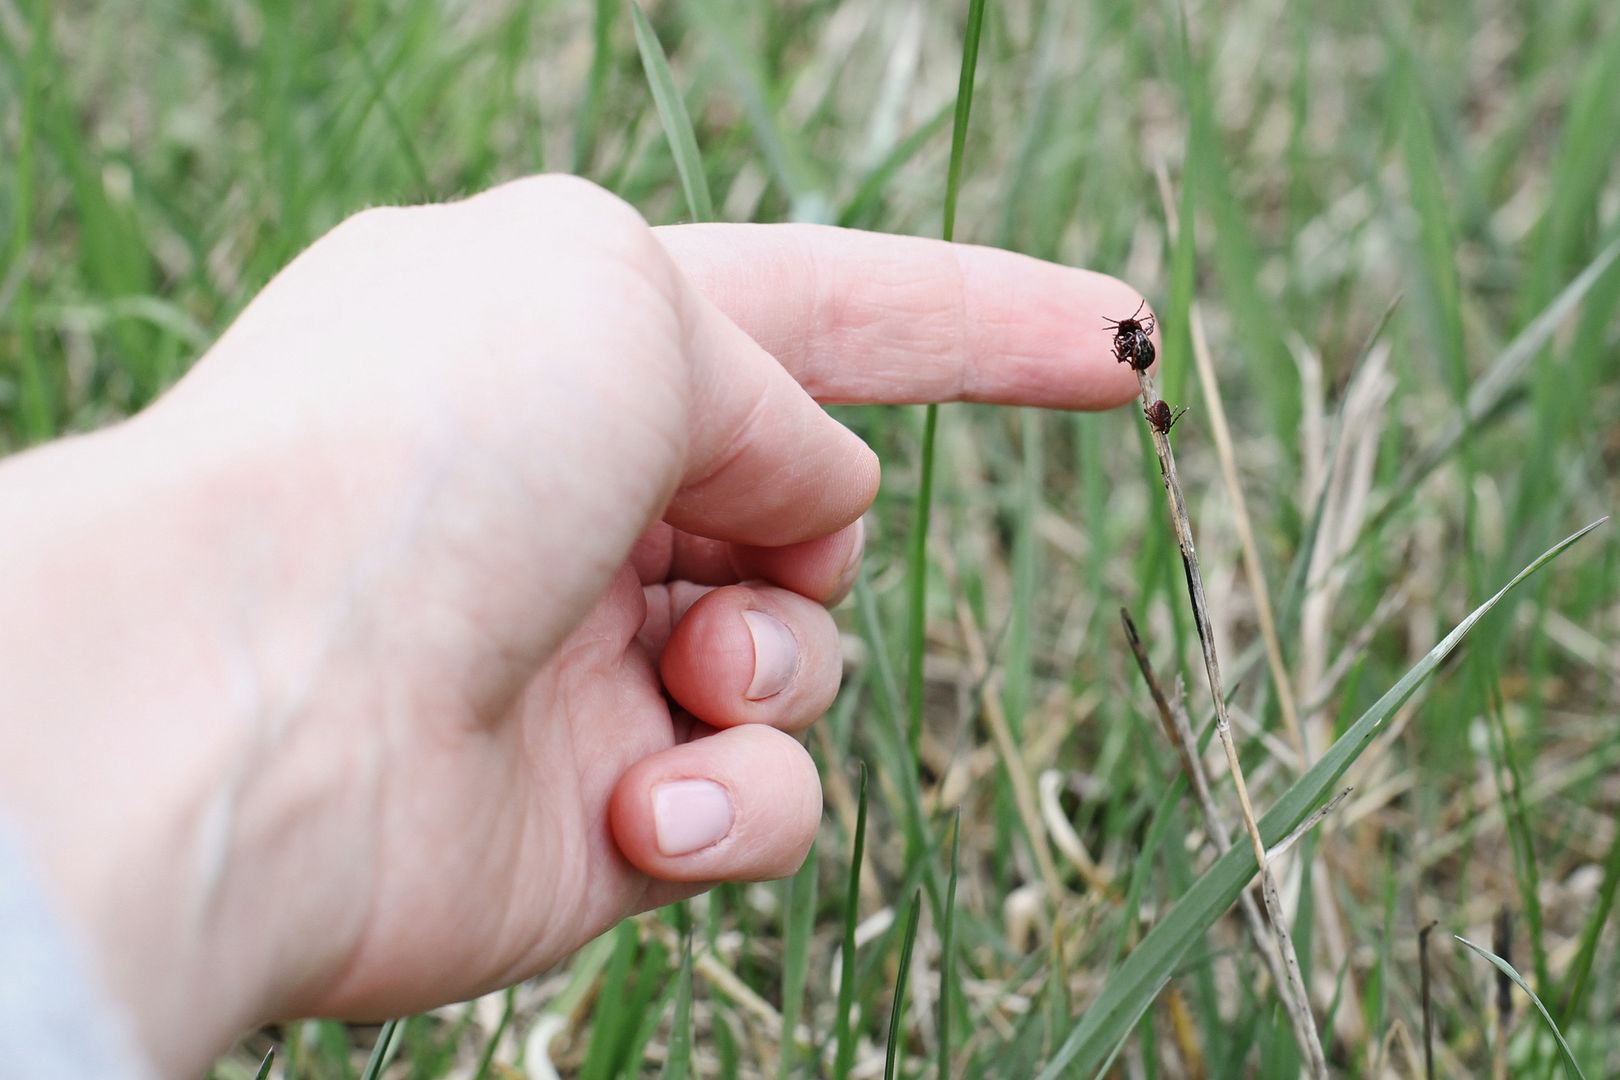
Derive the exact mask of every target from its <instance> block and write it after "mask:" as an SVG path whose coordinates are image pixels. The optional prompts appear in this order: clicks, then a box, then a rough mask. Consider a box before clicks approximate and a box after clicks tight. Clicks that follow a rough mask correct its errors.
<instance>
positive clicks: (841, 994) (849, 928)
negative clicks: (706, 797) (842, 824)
mask: <svg viewBox="0 0 1620 1080" xmlns="http://www.w3.org/2000/svg"><path fill="white" fill-rule="evenodd" d="M860 766H861V783H860V792H859V794H858V795H857V796H856V798H857V800H858V801H857V803H856V810H855V839H854V842H853V843H852V844H851V845H850V847H851V850H850V855H849V889H848V891H847V892H846V893H845V896H844V947H843V953H842V957H841V959H842V965H841V967H840V969H839V979H838V1015H837V1019H836V1020H835V1021H834V1026H833V1031H834V1033H835V1034H834V1039H835V1041H836V1047H837V1049H836V1051H835V1056H834V1058H833V1076H835V1077H838V1078H839V1080H843V1078H844V1077H846V1076H848V1075H849V1071H850V1070H851V1069H852V1068H854V1067H855V1031H854V1029H853V1027H852V1025H851V1018H850V1010H851V1009H852V1008H853V1007H854V1005H855V925H856V923H858V922H860V906H861V859H862V858H863V857H864V856H865V854H866V762H864V761H863V762H861V763H860Z"/></svg>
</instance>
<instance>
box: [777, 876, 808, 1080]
mask: <svg viewBox="0 0 1620 1080" xmlns="http://www.w3.org/2000/svg"><path fill="white" fill-rule="evenodd" d="M783 885H784V888H783V890H782V891H783V893H784V894H785V896H786V902H785V903H784V904H783V905H782V922H783V927H782V1052H781V1057H780V1058H779V1059H778V1064H777V1068H776V1075H777V1076H778V1077H781V1078H784V1080H785V1078H786V1077H787V1076H788V1075H789V1074H791V1073H792V1072H793V1069H794V1066H795V1065H796V1064H797V1061H798V1041H797V1038H796V1037H795V1034H794V1032H795V1030H796V1029H797V1028H798V1026H799V1018H800V1017H801V1016H802V1015H803V1013H804V988H805V984H806V982H808V981H809V976H810V936H811V934H812V932H813V931H814V930H815V925H816V849H815V847H814V846H812V847H811V848H810V854H808V855H806V856H805V859H804V865H803V866H800V867H799V872H798V873H796V874H794V875H793V876H792V877H790V878H788V879H787V881H786V882H784V883H783Z"/></svg>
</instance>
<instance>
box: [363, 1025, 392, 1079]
mask: <svg viewBox="0 0 1620 1080" xmlns="http://www.w3.org/2000/svg"><path fill="white" fill-rule="evenodd" d="M399 1026H400V1021H398V1020H390V1021H388V1023H386V1024H384V1025H383V1026H382V1030H381V1031H379V1032H378V1033H377V1045H376V1046H373V1047H372V1048H371V1056H370V1057H369V1058H367V1059H366V1068H365V1071H364V1072H362V1073H361V1074H360V1080H377V1078H378V1077H379V1076H381V1075H382V1071H383V1066H385V1065H387V1064H388V1062H389V1059H390V1058H391V1056H392V1055H391V1054H389V1052H388V1051H389V1050H390V1049H391V1048H392V1047H393V1044H394V1033H395V1032H396V1031H398V1030H399Z"/></svg>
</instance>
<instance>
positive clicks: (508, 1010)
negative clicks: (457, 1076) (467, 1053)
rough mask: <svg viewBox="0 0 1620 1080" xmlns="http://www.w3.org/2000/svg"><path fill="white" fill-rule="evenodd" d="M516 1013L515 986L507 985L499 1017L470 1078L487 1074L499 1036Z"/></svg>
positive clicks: (498, 1045) (481, 1078)
mask: <svg viewBox="0 0 1620 1080" xmlns="http://www.w3.org/2000/svg"><path fill="white" fill-rule="evenodd" d="M516 1013H517V987H516V986H508V987H507V988H506V993H505V994H503V995H502V1001H501V1018H500V1020H499V1022H497V1023H496V1025H495V1030H494V1031H492V1032H490V1036H489V1039H488V1040H487V1041H486V1042H485V1043H484V1052H483V1053H482V1054H480V1055H479V1057H478V1069H477V1071H476V1072H474V1073H473V1076H472V1080H484V1077H486V1076H488V1075H489V1067H490V1066H491V1065H493V1064H494V1063H495V1051H496V1050H498V1049H500V1045H501V1036H503V1035H505V1034H506V1030H507V1029H508V1028H510V1027H511V1026H512V1017H513V1016H514V1015H516Z"/></svg>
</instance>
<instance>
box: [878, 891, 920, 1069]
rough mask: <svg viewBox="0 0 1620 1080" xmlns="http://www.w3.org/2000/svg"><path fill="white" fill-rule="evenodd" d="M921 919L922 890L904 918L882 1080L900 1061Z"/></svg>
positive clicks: (915, 897)
mask: <svg viewBox="0 0 1620 1080" xmlns="http://www.w3.org/2000/svg"><path fill="white" fill-rule="evenodd" d="M921 918H922V890H921V889H917V890H916V891H914V892H913V893H912V894H911V913H910V914H909V915H907V916H906V937H905V940H904V941H903V942H901V944H900V970H899V971H897V972H896V973H895V976H894V1007H893V1008H892V1009H890V1010H889V1048H888V1051H887V1052H886V1053H885V1054H884V1056H883V1080H894V1068H895V1065H896V1064H897V1063H898V1062H899V1060H900V1040H901V1039H903V1038H904V1037H905V1033H904V1031H902V1030H901V1025H902V1024H903V1023H904V1022H905V1016H906V979H907V978H908V977H909V976H910V975H911V952H912V950H913V949H914V948H915V947H916V945H917V923H918V921H919V920H920V919H921Z"/></svg>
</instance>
